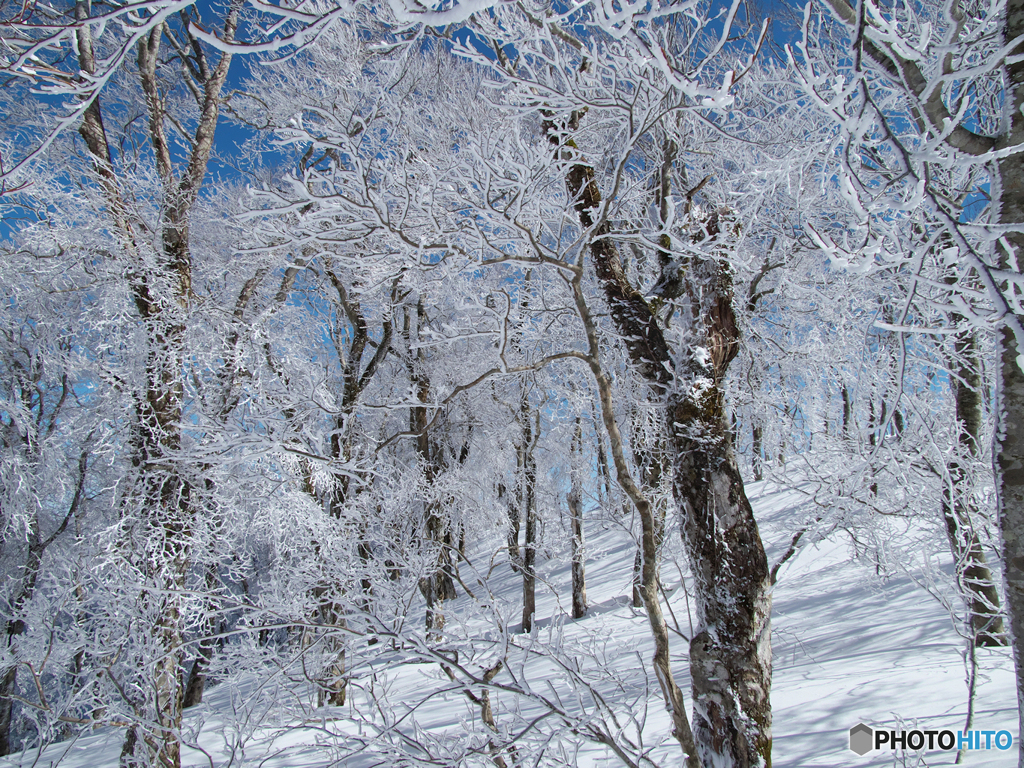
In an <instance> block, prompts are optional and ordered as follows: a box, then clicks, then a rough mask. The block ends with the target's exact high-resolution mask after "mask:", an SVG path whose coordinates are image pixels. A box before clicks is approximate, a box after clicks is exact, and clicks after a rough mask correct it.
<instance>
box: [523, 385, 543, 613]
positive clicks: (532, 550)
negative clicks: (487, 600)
mask: <svg viewBox="0 0 1024 768" xmlns="http://www.w3.org/2000/svg"><path fill="white" fill-rule="evenodd" d="M525 402H526V401H525V397H524V403H525ZM536 416H537V419H536V422H537V423H536V425H535V426H534V425H531V424H530V418H529V414H527V416H526V422H525V426H526V430H525V432H524V433H523V440H524V442H525V444H526V453H525V456H524V464H525V466H524V468H523V469H524V471H523V486H524V487H523V510H522V514H523V517H524V518H525V522H526V525H525V528H526V540H525V541H524V542H523V632H530V631H531V630H532V629H533V616H534V614H535V613H536V612H537V572H536V567H537V499H536V485H537V460H536V459H535V458H534V455H533V448H534V446H535V445H536V443H537V438H538V437H539V434H540V413H539V412H537V414H536Z"/></svg>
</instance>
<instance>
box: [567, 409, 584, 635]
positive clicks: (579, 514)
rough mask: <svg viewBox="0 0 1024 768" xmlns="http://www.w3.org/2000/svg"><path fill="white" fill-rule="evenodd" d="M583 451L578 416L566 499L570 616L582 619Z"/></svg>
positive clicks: (581, 429)
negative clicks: (569, 564) (568, 540)
mask: <svg viewBox="0 0 1024 768" xmlns="http://www.w3.org/2000/svg"><path fill="white" fill-rule="evenodd" d="M582 452H583V428H582V425H581V424H580V420H579V417H577V418H576V432H575V434H574V435H573V443H572V450H571V455H572V457H573V461H572V466H571V468H570V471H571V473H572V479H571V487H570V489H569V495H568V496H567V497H566V501H567V503H568V505H569V525H570V529H571V531H570V535H571V537H572V541H571V547H570V549H571V553H572V617H573V618H574V619H582V618H583V617H584V616H586V615H587V576H586V550H585V549H584V544H585V541H584V537H583V489H582V487H581V486H582V481H581V478H580V467H579V466H578V460H579V458H580V455H581V454H582Z"/></svg>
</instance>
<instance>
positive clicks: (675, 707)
mask: <svg viewBox="0 0 1024 768" xmlns="http://www.w3.org/2000/svg"><path fill="white" fill-rule="evenodd" d="M582 276H583V273H582V271H580V272H578V273H577V274H576V276H575V277H574V278H573V280H572V283H571V285H572V290H573V298H574V301H575V304H576V311H577V312H578V314H579V317H580V320H581V321H582V322H583V327H584V329H585V331H586V334H587V346H588V350H589V354H588V355H587V356H586V361H587V364H588V365H589V366H590V371H591V373H592V374H593V377H594V382H595V383H596V384H597V392H598V398H599V401H600V406H601V420H602V423H603V424H604V428H605V431H606V432H607V433H608V442H609V448H610V449H611V456H612V463H613V464H614V467H615V479H616V481H617V482H618V484H619V487H620V488H622V490H623V492H624V493H625V495H626V496H627V497H628V498H629V500H630V502H631V503H632V504H633V506H634V508H635V509H636V511H637V515H638V516H639V517H640V524H641V539H640V554H641V568H640V596H641V599H642V601H643V603H644V605H645V607H646V608H647V621H648V624H649V625H650V628H651V636H652V637H653V639H654V658H653V659H652V663H653V666H654V674H655V676H656V677H657V679H658V683H659V685H660V687H661V693H662V697H663V698H664V700H665V708H666V709H667V710H668V712H669V714H670V715H671V716H672V736H673V737H674V738H675V739H676V741H677V742H678V743H679V746H680V747H681V748H682V750H683V755H684V760H685V761H686V768H701V765H702V763H701V759H700V757H699V756H698V749H697V745H696V744H695V743H694V736H693V732H692V730H691V729H690V721H689V719H688V718H687V717H686V704H685V703H684V702H683V692H682V691H681V690H680V688H679V686H678V685H677V684H676V681H675V677H674V676H673V674H672V663H671V656H670V655H669V642H668V625H667V624H666V623H665V616H664V614H663V613H662V612H661V604H660V603H659V602H658V581H657V578H658V535H659V534H658V530H657V529H658V524H657V521H656V515H655V511H654V506H653V505H652V504H651V502H650V501H649V500H648V499H647V497H646V496H644V494H643V493H642V492H641V490H640V488H639V487H637V485H636V483H634V482H633V478H632V477H631V476H630V474H629V467H628V466H627V464H626V457H625V452H624V450H623V440H622V435H621V433H620V432H619V426H618V423H617V422H616V419H615V406H614V402H613V400H612V385H611V380H610V379H609V378H608V375H607V374H606V373H605V372H604V369H603V368H602V367H601V360H600V357H599V355H600V344H599V340H598V335H597V326H596V325H595V324H594V320H593V317H592V315H591V314H590V308H589V307H588V306H587V302H586V299H585V297H584V296H583V291H582V288H581V287H580V279H581V278H582Z"/></svg>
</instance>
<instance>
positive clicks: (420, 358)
mask: <svg viewBox="0 0 1024 768" xmlns="http://www.w3.org/2000/svg"><path fill="white" fill-rule="evenodd" d="M425 321H426V312H425V310H424V308H423V302H422V300H420V301H418V302H417V304H416V331H415V333H416V337H417V339H418V338H419V331H420V328H421V327H422V325H423V324H424V323H425ZM412 333H413V332H412V328H411V316H410V313H409V312H408V311H407V312H406V314H405V325H404V328H403V334H404V335H405V339H406V347H407V349H408V352H409V357H408V362H407V365H408V369H409V376H410V378H411V380H412V384H413V387H414V388H415V391H416V397H417V399H418V400H419V402H420V403H424V404H425V403H427V402H429V398H430V379H429V377H428V376H427V372H426V355H425V353H424V351H423V350H422V349H419V350H417V351H414V350H413V348H412V338H413V336H412ZM409 420H410V424H409V426H410V431H411V432H413V433H414V434H415V435H416V453H417V454H418V455H419V458H420V461H421V462H422V463H423V472H424V482H425V483H426V485H427V486H428V487H430V486H432V485H433V483H434V478H435V477H436V476H437V471H438V466H437V457H436V456H434V453H433V451H432V450H431V443H430V432H429V427H428V425H429V420H428V418H427V408H426V405H418V406H415V407H413V408H412V409H411V412H410V414H409ZM424 514H425V520H424V528H425V529H426V531H425V532H426V536H427V540H428V541H430V542H432V543H433V544H434V545H435V546H436V547H437V552H436V558H435V562H434V564H433V565H432V566H431V570H430V572H429V573H428V574H427V575H426V576H424V577H423V578H421V579H420V582H419V587H420V592H422V593H423V597H424V599H425V600H426V601H427V616H426V627H427V633H428V635H429V636H430V637H432V638H434V639H439V638H440V636H441V630H442V629H444V623H445V617H444V602H445V601H446V600H454V599H455V596H456V593H455V581H454V579H453V578H452V553H451V544H450V541H451V537H450V534H449V533H448V526H447V524H446V521H445V519H444V517H443V516H442V510H441V509H440V508H439V504H438V503H437V502H436V501H435V500H433V499H429V500H427V502H426V508H425V510H424Z"/></svg>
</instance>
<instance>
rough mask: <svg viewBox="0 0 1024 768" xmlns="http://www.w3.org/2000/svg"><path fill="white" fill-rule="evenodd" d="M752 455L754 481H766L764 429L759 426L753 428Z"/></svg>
mask: <svg viewBox="0 0 1024 768" xmlns="http://www.w3.org/2000/svg"><path fill="white" fill-rule="evenodd" d="M750 431H751V444H750V454H751V463H752V464H753V465H754V480H757V481H761V480H764V457H763V456H762V455H761V450H762V446H761V439H762V429H761V426H760V425H759V424H755V425H754V426H753V427H751V430H750Z"/></svg>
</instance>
